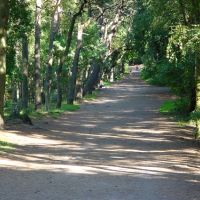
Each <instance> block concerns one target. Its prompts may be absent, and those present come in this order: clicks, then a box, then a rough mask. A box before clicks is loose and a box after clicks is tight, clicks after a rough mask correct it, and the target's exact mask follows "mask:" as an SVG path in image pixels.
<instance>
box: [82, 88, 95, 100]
mask: <svg viewBox="0 0 200 200" xmlns="http://www.w3.org/2000/svg"><path fill="white" fill-rule="evenodd" d="M98 94H99V90H95V91H93V92H92V94H87V95H85V97H84V99H85V100H87V101H92V100H95V99H97V96H98Z"/></svg>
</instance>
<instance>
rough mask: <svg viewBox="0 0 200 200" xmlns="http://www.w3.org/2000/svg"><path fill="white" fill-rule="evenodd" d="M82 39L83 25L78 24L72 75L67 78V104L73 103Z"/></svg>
mask: <svg viewBox="0 0 200 200" xmlns="http://www.w3.org/2000/svg"><path fill="white" fill-rule="evenodd" d="M82 40H83V25H81V24H79V25H78V37H77V46H76V52H75V56H74V60H73V65H72V75H71V77H70V80H69V90H68V97H67V103H68V104H73V103H74V99H75V89H76V80H77V74H78V64H79V58H80V53H81V48H82Z"/></svg>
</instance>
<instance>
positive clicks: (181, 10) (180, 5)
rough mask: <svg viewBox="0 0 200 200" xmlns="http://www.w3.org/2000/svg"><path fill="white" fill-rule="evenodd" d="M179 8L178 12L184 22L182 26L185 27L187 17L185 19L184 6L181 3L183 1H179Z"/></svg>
mask: <svg viewBox="0 0 200 200" xmlns="http://www.w3.org/2000/svg"><path fill="white" fill-rule="evenodd" d="M179 7H180V12H181V14H182V16H183V21H184V25H187V24H188V22H187V17H186V11H185V5H184V3H183V0H179Z"/></svg>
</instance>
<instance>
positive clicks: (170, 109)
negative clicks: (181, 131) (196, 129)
mask: <svg viewBox="0 0 200 200" xmlns="http://www.w3.org/2000/svg"><path fill="white" fill-rule="evenodd" d="M160 113H162V114H164V115H168V116H170V117H173V118H174V119H175V120H176V121H178V124H179V125H180V126H187V125H188V124H191V120H192V119H191V116H190V115H189V112H188V102H187V100H186V99H175V100H167V101H165V102H164V103H163V104H162V105H161V107H160Z"/></svg>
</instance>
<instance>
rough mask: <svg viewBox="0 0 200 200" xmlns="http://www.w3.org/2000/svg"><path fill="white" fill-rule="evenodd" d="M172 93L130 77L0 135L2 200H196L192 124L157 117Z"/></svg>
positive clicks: (197, 164)
mask: <svg viewBox="0 0 200 200" xmlns="http://www.w3.org/2000/svg"><path fill="white" fill-rule="evenodd" d="M168 98H170V94H169V91H168V90H167V89H166V88H161V87H155V86H149V85H147V84H146V83H144V82H143V81H141V80H140V79H139V78H138V76H135V75H134V74H133V75H131V76H129V77H127V78H126V79H125V80H123V81H121V82H119V83H117V84H114V85H113V86H112V87H110V88H108V89H103V90H102V92H101V94H100V97H99V98H98V99H97V100H95V101H93V102H90V103H85V104H83V105H82V107H81V109H80V111H78V112H76V113H70V114H65V115H63V116H62V117H60V118H59V119H55V120H46V121H41V122H39V127H41V128H38V127H34V128H30V127H26V126H24V127H21V128H20V127H19V128H18V131H10V133H7V132H4V133H1V135H3V136H4V137H5V138H9V139H10V140H11V142H12V141H13V142H14V143H17V144H18V146H17V149H16V151H14V152H12V153H1V154H0V166H1V168H0V200H199V199H200V153H199V148H198V146H197V144H196V143H195V142H194V140H193V138H192V128H190V127H186V128H185V127H182V128H181V127H179V126H178V125H177V123H176V122H174V121H173V120H171V119H169V118H167V117H164V116H162V115H161V114H159V107H160V105H161V104H162V103H163V102H164V101H165V100H166V99H168Z"/></svg>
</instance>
